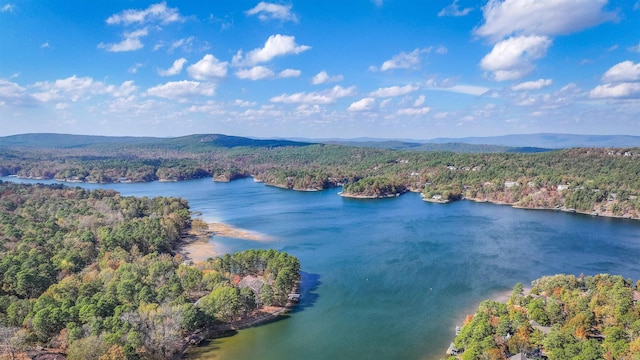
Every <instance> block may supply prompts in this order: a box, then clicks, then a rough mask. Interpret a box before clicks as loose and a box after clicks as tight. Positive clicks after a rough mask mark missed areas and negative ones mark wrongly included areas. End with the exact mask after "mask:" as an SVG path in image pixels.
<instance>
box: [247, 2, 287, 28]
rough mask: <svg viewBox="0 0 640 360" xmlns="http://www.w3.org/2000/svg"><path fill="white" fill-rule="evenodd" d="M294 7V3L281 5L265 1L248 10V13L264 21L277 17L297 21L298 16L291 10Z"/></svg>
mask: <svg viewBox="0 0 640 360" xmlns="http://www.w3.org/2000/svg"><path fill="white" fill-rule="evenodd" d="M292 7H293V5H279V4H273V3H268V2H264V1H263V2H260V3H259V4H258V5H256V6H255V7H254V8H252V9H250V10H247V11H246V14H247V15H249V16H251V15H257V16H258V19H260V20H262V21H267V20H271V19H275V20H281V21H293V22H295V23H297V22H298V18H297V17H296V15H295V14H294V13H292V12H291V8H292Z"/></svg>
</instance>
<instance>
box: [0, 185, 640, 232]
mask: <svg viewBox="0 0 640 360" xmlns="http://www.w3.org/2000/svg"><path fill="white" fill-rule="evenodd" d="M7 177H15V178H18V179H27V180H35V181H37V180H53V181H57V182H61V183H87V184H89V183H90V182H87V181H81V180H80V181H73V182H69V181H64V180H58V179H51V178H34V177H23V176H18V175H7ZM248 177H252V176H248ZM243 178H247V177H243ZM240 179H242V178H240ZM253 179H254V181H255V182H258V183H263V184H264V185H267V186H273V187H277V188H281V189H285V190H293V191H301V192H315V191H324V190H329V189H331V188H333V187H330V188H324V189H296V188H288V187H286V186H281V185H277V184H270V183H266V182H264V181H262V180H256V179H255V178H253ZM188 180H197V179H185V180H177V182H180V181H188ZM234 180H236V179H231V180H230V181H234ZM154 181H158V182H168V181H162V180H154ZM141 182H142V183H144V182H149V181H141ZM150 182H153V181H150ZM171 182H174V181H171ZM119 183H120V184H122V183H134V182H133V181H130V180H128V181H120V182H111V183H100V184H102V185H105V184H119ZM336 187H338V186H336ZM409 192H412V191H409ZM403 194H404V193H398V194H389V195H383V196H375V195H374V196H366V195H351V194H344V193H342V192H339V193H338V195H340V196H341V197H344V198H350V199H367V200H376V199H390V198H394V197H398V196H401V195H403ZM422 200H423V201H425V202H430V203H434V204H449V203H452V202H454V201H458V200H453V201H452V200H448V201H447V200H445V201H437V200H436V201H432V200H431V199H424V198H422ZM462 200H469V201H473V202H478V203H490V204H494V205H508V206H511V207H512V208H514V209H524V210H549V211H561V212H567V213H574V214H580V215H588V216H592V217H602V218H611V219H624V220H640V216H637V217H634V216H631V215H613V214H608V213H600V212H593V211H591V212H587V211H579V210H575V209H566V208H564V207H562V208H555V207H554V208H549V207H528V206H521V205H517V204H516V203H507V202H501V201H493V200H489V199H479V198H469V197H464V198H462ZM223 236H224V235H223ZM229 237H234V236H229ZM247 240H251V239H247Z"/></svg>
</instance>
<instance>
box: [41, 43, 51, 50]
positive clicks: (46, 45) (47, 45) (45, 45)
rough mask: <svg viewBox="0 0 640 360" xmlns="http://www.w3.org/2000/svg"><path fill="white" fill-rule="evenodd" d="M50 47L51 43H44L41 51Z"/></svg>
mask: <svg viewBox="0 0 640 360" xmlns="http://www.w3.org/2000/svg"><path fill="white" fill-rule="evenodd" d="M48 47H49V42H44V43H42V45H40V48H41V49H46V48H48Z"/></svg>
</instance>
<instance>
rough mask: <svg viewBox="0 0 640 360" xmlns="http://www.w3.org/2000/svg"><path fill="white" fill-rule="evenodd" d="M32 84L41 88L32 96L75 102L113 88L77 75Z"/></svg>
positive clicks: (42, 99) (113, 88)
mask: <svg viewBox="0 0 640 360" xmlns="http://www.w3.org/2000/svg"><path fill="white" fill-rule="evenodd" d="M33 86H34V88H37V89H39V90H41V91H40V92H36V93H34V94H33V96H34V97H35V98H36V99H38V100H40V101H43V102H48V101H53V100H56V101H57V100H62V99H65V100H66V99H68V100H70V101H73V102H76V101H79V100H83V99H87V98H89V97H90V96H91V95H99V94H108V93H112V92H113V91H114V90H115V87H114V86H113V85H106V84H105V83H103V82H101V81H95V80H93V79H92V78H90V77H88V76H85V77H77V76H75V75H73V76H71V77H68V78H66V79H58V80H56V81H54V82H50V81H42V82H37V83H35V84H34V85H33Z"/></svg>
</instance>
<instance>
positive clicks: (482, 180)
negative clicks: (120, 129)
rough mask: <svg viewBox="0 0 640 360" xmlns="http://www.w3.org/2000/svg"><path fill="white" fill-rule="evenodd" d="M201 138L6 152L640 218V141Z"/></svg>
mask: <svg viewBox="0 0 640 360" xmlns="http://www.w3.org/2000/svg"><path fill="white" fill-rule="evenodd" d="M195 140H196V139H191V138H190V141H191V143H188V142H185V141H186V140H184V139H182V140H180V141H178V140H172V141H171V142H168V143H167V144H165V145H163V146H160V145H153V146H151V145H144V146H143V145H139V144H138V145H132V144H120V145H118V144H117V143H111V144H109V146H100V147H80V148H65V149H39V148H38V149H31V148H14V147H10V148H6V151H3V152H2V153H1V154H0V175H5V176H6V175H18V176H23V177H31V178H55V179H59V180H67V181H89V182H116V181H153V180H162V181H174V180H175V181H177V180H185V179H194V178H202V177H212V178H214V179H215V180H218V181H231V180H234V179H237V178H242V177H248V176H252V177H254V178H255V179H256V180H258V181H262V182H264V183H266V184H269V185H274V186H279V187H283V188H288V189H294V190H310V189H314V190H322V189H327V188H331V187H337V186H344V189H343V190H344V191H343V192H345V193H349V194H351V195H355V196H359V195H362V196H373V197H375V196H379V195H383V196H386V195H398V194H401V193H403V192H405V191H415V192H421V193H422V195H423V197H425V198H426V199H430V198H434V197H436V198H443V199H450V200H455V199H460V198H470V199H476V200H483V201H492V202H501V203H508V204H513V205H517V206H522V207H530V208H564V209H573V210H576V211H582V212H588V213H591V212H593V213H598V214H604V215H613V216H626V217H634V218H639V217H640V198H639V196H640V149H600V148H576V149H567V150H557V151H550V152H542V153H455V152H418V151H398V150H387V149H376V148H362V147H351V146H342V145H326V144H295V145H290V144H288V143H286V142H285V143H282V144H280V143H264V144H262V143H260V142H258V143H253V142H251V143H248V144H253V145H250V146H249V145H247V143H246V142H242V141H240V140H237V139H232V140H233V141H232V140H229V141H226V142H224V143H223V144H224V146H221V145H220V144H219V143H216V142H211V141H213V140H210V139H208V138H206V139H205V138H203V139H200V140H198V141H195ZM261 144H262V145H261Z"/></svg>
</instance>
